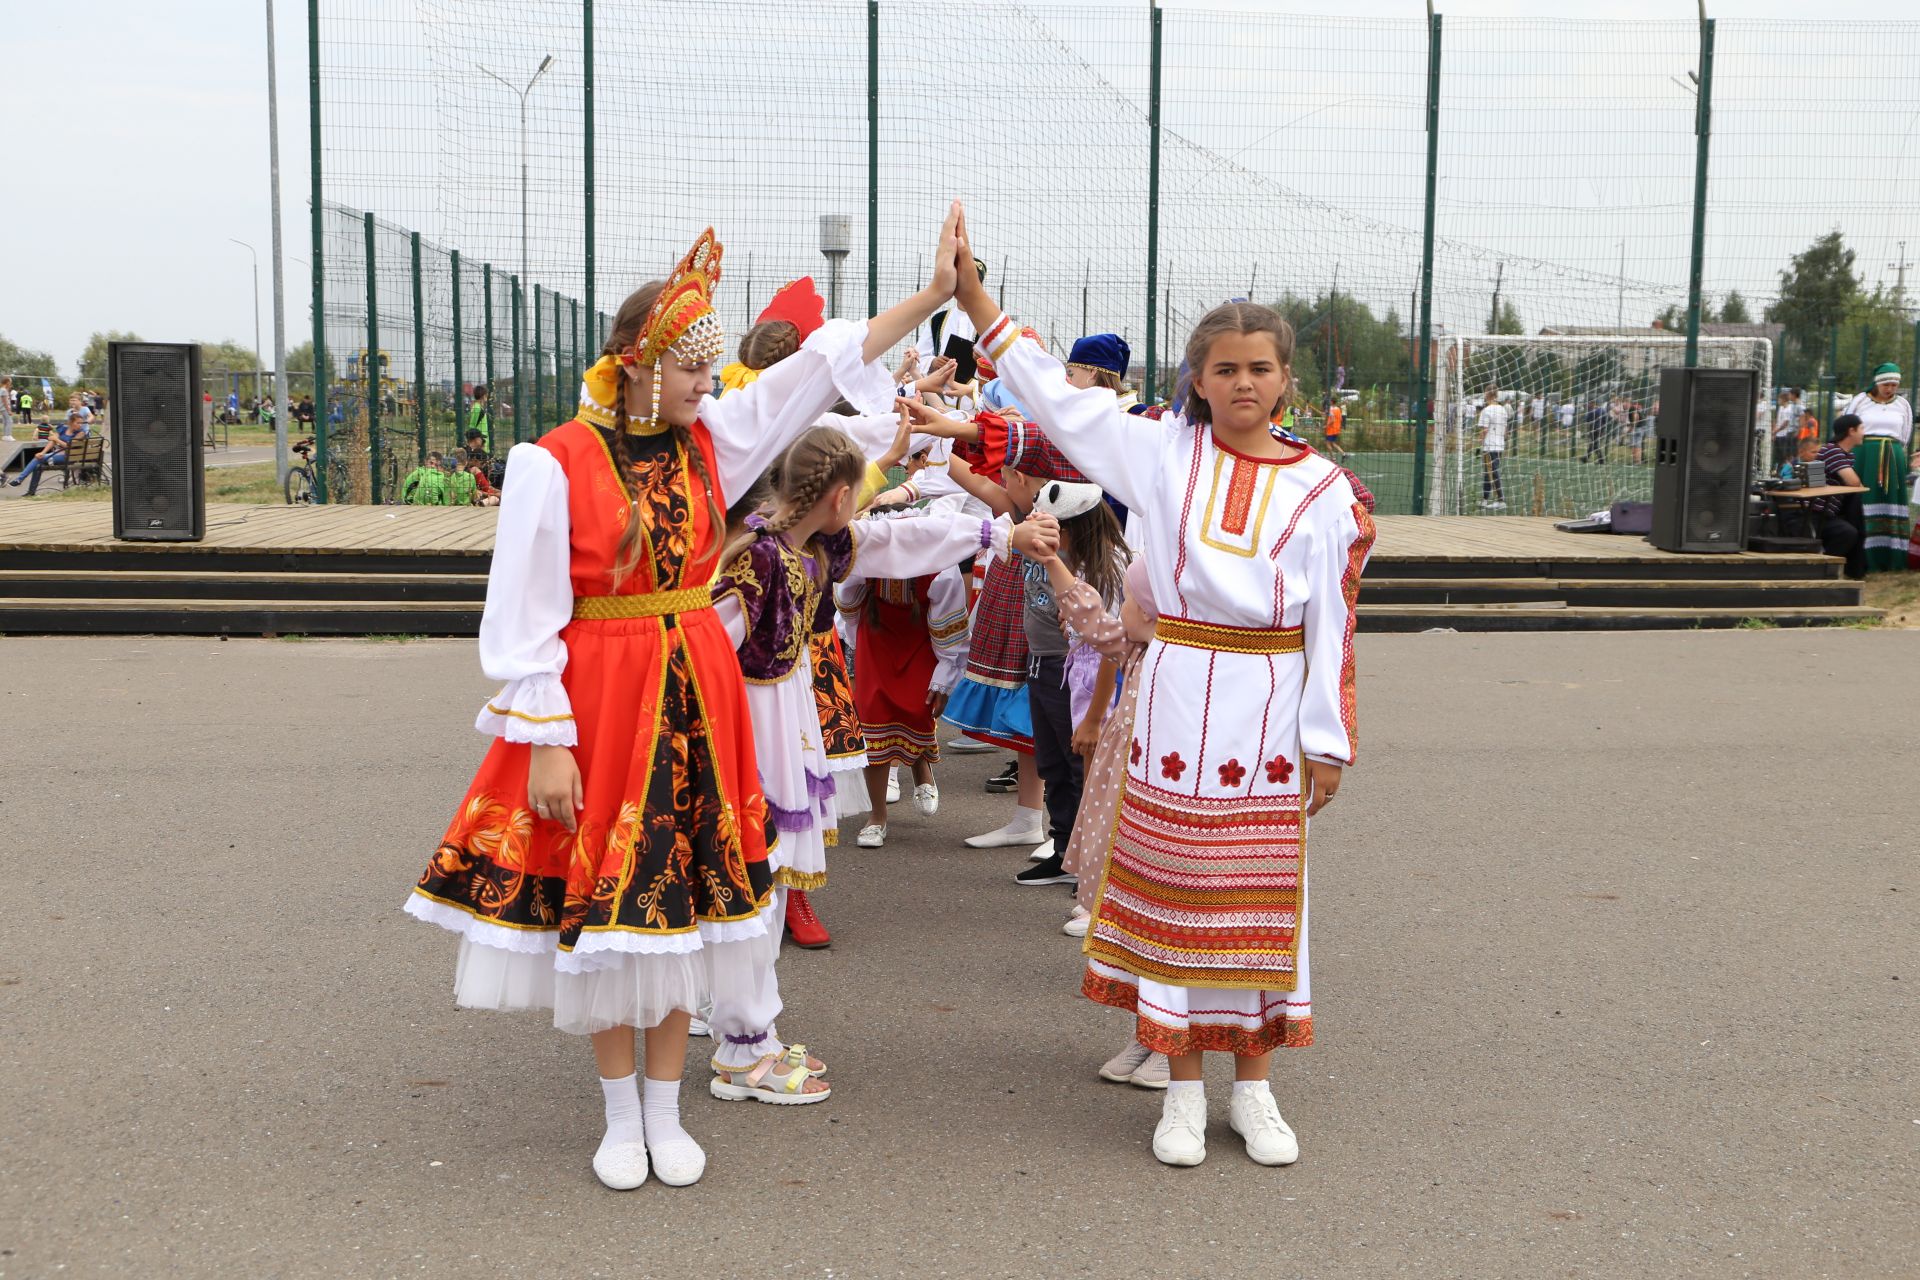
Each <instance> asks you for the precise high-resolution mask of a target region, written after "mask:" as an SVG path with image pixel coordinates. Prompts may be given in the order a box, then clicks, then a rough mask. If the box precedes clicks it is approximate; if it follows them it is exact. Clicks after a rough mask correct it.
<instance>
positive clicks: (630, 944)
mask: <svg viewBox="0 0 1920 1280" xmlns="http://www.w3.org/2000/svg"><path fill="white" fill-rule="evenodd" d="M864 339H865V326H864V325H863V324H862V325H853V324H847V323H844V322H841V323H836V324H830V325H828V326H826V327H825V328H823V329H822V330H821V331H820V332H818V333H816V334H814V335H813V336H812V337H811V338H810V339H809V340H808V343H807V346H806V347H805V348H803V349H802V352H801V353H800V354H797V355H796V356H795V357H793V358H791V359H790V360H788V361H786V362H783V365H782V367H781V369H780V370H779V371H778V373H777V374H776V373H775V372H774V371H769V376H767V377H765V378H763V379H762V380H761V381H759V382H758V383H756V384H755V385H754V386H753V387H751V388H747V389H745V390H743V391H741V392H739V393H736V394H733V395H730V396H728V397H727V400H726V402H725V404H724V405H722V404H721V403H720V402H718V401H715V400H713V399H711V398H709V399H708V400H706V401H705V402H704V403H703V405H702V412H701V417H700V420H699V421H697V422H696V423H695V424H694V425H693V427H692V428H691V429H690V432H689V436H690V438H691V440H692V442H693V445H694V447H695V448H697V449H698V450H699V451H700V453H701V455H702V457H703V459H704V461H705V463H706V471H707V474H708V475H709V476H712V477H713V478H714V480H715V487H716V488H717V489H719V490H720V492H719V493H717V494H716V495H715V498H716V500H717V502H718V503H719V505H720V506H721V507H722V508H723V509H724V507H725V505H726V501H727V499H726V496H725V494H726V493H727V492H729V491H734V492H737V491H738V490H739V489H740V488H744V487H745V485H746V484H748V483H750V482H751V480H752V479H753V478H754V477H756V476H757V475H758V474H759V472H760V471H762V470H764V469H765V467H766V466H767V465H768V464H769V463H770V462H771V461H772V459H773V458H774V457H775V456H777V454H778V453H779V452H780V451H781V450H782V449H784V448H785V446H786V445H787V444H788V443H790V442H791V441H792V440H793V439H794V438H795V437H797V436H798V435H799V434H800V433H801V432H803V431H805V430H806V429H807V428H808V427H809V426H810V425H812V422H813V420H814V418H815V417H817V416H818V414H819V413H820V412H821V411H822V410H823V409H825V408H826V407H827V405H828V404H831V403H832V402H833V400H834V399H835V398H837V397H838V396H840V395H842V394H847V391H848V388H849V387H863V386H864V387H866V389H867V390H868V391H869V392H871V389H872V387H871V384H872V380H873V379H874V378H878V379H881V380H884V382H885V384H886V385H887V387H888V388H889V389H890V379H887V376H886V373H885V371H884V370H882V369H880V368H879V367H878V366H873V365H863V364H862V363H861V362H860V359H859V351H860V347H861V344H862V343H863V342H864ZM594 388H595V384H594V383H593V382H592V381H591V380H590V381H589V383H588V386H587V389H586V390H585V391H583V395H582V404H581V407H580V413H579V416H578V417H576V418H575V419H574V420H573V421H570V422H567V423H565V424H563V425H561V426H560V427H558V428H556V429H555V430H554V431H552V432H550V433H548V434H547V435H546V436H544V437H542V438H541V440H540V441H539V442H537V443H535V444H522V445H517V446H515V448H514V449H513V452H512V453H511V455H510V456H509V461H508V467H507V479H506V484H505V486H504V497H503V501H502V505H501V516H500V526H499V532H498V534H497V536H496V546H495V553H494V563H493V567H492V570H491V572H490V575H489V580H488V589H487V607H486V614H485V617H484V619H483V622H482V626H481V639H480V650H481V660H482V666H483V667H484V668H485V669H486V671H487V673H488V674H489V675H491V676H493V677H494V678H496V679H500V680H503V681H505V682H506V687H505V688H503V689H502V690H501V692H500V693H499V694H497V695H496V696H495V697H494V698H492V699H490V700H489V701H488V703H487V704H486V706H485V707H484V708H483V710H482V711H481V713H480V715H479V718H478V720H477V722H476V727H477V728H478V729H480V731H481V732H483V733H487V734H490V735H492V736H493V737H494V742H493V745H492V747H491V749H490V750H489V751H488V752H487V755H486V758H485V759H484V760H483V761H482V763H481V765H480V769H479V771H478V773H477V774H476V775H475V777H474V780H473V783H472V785H471V786H470V787H469V788H468V791H467V794H466V797H465V798H464V800H463V801H462V802H461V804H460V806H459V808H458V809H457V811H456V812H455V814H454V817H453V820H452V822H451V823H450V824H449V826H448V828H447V830H446V833H445V835H444V836H443V837H442V838H441V841H440V845H439V848H438V849H437V850H436V851H435V853H434V854H433V856H432V858H431V859H430V860H429V862H428V864H427V868H426V871H425V872H424V873H423V874H422V875H421V876H420V879H419V882H418V883H417V884H416V885H415V887H414V891H413V893H412V895H411V896H410V897H409V898H408V900H407V904H406V910H407V912H408V913H409V914H411V915H413V916H415V917H417V918H420V919H422V920H426V921H429V922H431V923H435V924H439V925H442V926H443V927H445V928H448V929H450V930H452V931H453V932H455V933H457V934H458V935H459V936H460V948H459V958H458V961H457V964H456V970H455V1000H456V1003H458V1004H459V1005H461V1006H463V1007H473V1008H489V1009H501V1010H509V1009H551V1010H552V1011H553V1016H554V1023H555V1025H556V1026H557V1027H559V1028H560V1029H561V1030H565V1031H570V1032H575V1033H582V1034H584V1033H590V1032H593V1031H599V1030H604V1029H606V1028H608V1027H613V1026H622V1025H625V1026H640V1027H646V1026H652V1025H655V1024H656V1023H658V1022H659V1021H660V1020H661V1019H662V1018H664V1017H665V1016H667V1015H668V1014H670V1013H672V1012H673V1011H674V1010H676V1009H686V1010H693V1009H698V1008H699V1007H701V1005H702V1004H704V1003H706V1002H708V1001H709V1000H710V999H711V998H712V995H713V993H714V991H715V990H716V989H717V988H729V987H738V986H741V985H745V984H752V983H755V982H758V981H761V980H762V976H763V975H764V973H765V972H766V971H767V970H768V969H769V968H770V967H771V965H772V963H773V960H774V956H775V953H776V952H777V950H778V946H779V934H778V930H777V928H773V927H770V926H772V924H773V921H772V920H771V916H772V914H773V911H774V907H773V892H772V890H773V871H772V867H771V864H770V863H769V860H768V854H769V846H770V845H771V844H772V843H773V842H774V841H775V840H777V835H776V834H775V833H774V832H773V830H772V829H771V827H770V825H769V822H768V811H767V805H766V800H765V798H764V796H763V794H762V791H761V784H760V775H759V769H758V765H757V761H756V758H755V754H754V745H753V733H752V728H751V724H750V722H749V720H748V710H747V699H746V688H745V684H744V682H743V680H742V678H741V674H740V666H739V663H738V661H737V659H736V658H735V655H734V646H733V642H732V641H731V639H730V638H729V637H728V635H727V633H726V630H725V628H724V626H723V625H722V623H721V621H720V618H719V615H718V614H717V613H716V612H715V610H714V608H713V600H712V586H713V582H714V579H715V576H716V573H717V569H718V565H717V560H718V554H719V549H720V544H721V540H722V537H723V535H724V530H723V529H720V528H718V527H716V526H715V524H714V522H713V521H712V518H711V514H710V507H709V504H708V502H707V500H706V495H705V493H704V492H703V489H702V486H701V483H700V480H699V477H698V475H697V473H696V471H695V469H694V468H693V467H692V466H690V465H689V460H688V458H687V456H686V453H685V450H684V449H683V448H682V447H681V446H680V445H679V444H678V443H677V441H676V437H675V436H674V434H673V433H671V432H669V431H665V430H661V431H658V432H656V433H654V434H641V433H635V434H630V435H629V437H628V452H629V455H630V456H631V457H632V458H633V459H634V460H635V463H636V467H635V475H634V481H633V491H634V495H635V497H636V499H637V507H636V513H637V518H639V519H640V520H641V521H643V523H644V529H645V538H644V548H645V550H644V554H643V556H642V558H641V561H640V564H639V566H638V568H637V569H636V570H635V572H634V573H632V574H631V575H630V576H629V577H628V578H627V580H626V581H624V582H623V583H621V584H620V586H619V587H617V588H616V587H615V586H614V583H613V565H614V557H615V548H616V546H617V544H618V542H619V538H620V534H621V532H622V530H623V529H624V527H625V521H626V519H627V518H628V516H627V512H628V500H627V494H626V491H625V489H624V488H623V486H622V485H621V483H620V478H619V475H618V473H617V471H616V468H615V464H614V460H613V438H612V415H611V413H610V412H609V411H608V410H607V409H606V407H605V406H604V404H603V403H600V402H598V401H597V399H596V393H595V389H594ZM534 745H553V746H566V747H569V748H571V749H572V751H573V753H574V758H575V761H576V762H577V764H578V765H579V768H580V774H581V780H582V790H583V798H584V803H583V806H582V808H581V809H580V811H579V812H578V814H577V822H578V829H577V832H569V831H568V830H567V829H566V827H565V826H564V825H563V824H562V823H560V822H557V821H552V820H549V819H543V818H540V817H537V816H536V815H535V814H534V813H533V812H532V811H531V808H530V807H529V805H528V802H527V773H528V765H529V761H530V758H531V749H532V747H533V746H534Z"/></svg>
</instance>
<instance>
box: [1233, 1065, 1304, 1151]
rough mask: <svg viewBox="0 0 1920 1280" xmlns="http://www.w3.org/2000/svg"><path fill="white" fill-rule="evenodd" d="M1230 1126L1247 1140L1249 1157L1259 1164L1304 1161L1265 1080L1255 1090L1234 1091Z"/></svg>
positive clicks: (1297, 1142)
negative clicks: (1301, 1159) (1300, 1159)
mask: <svg viewBox="0 0 1920 1280" xmlns="http://www.w3.org/2000/svg"><path fill="white" fill-rule="evenodd" d="M1227 1125H1228V1127H1229V1128H1231V1129H1232V1130H1233V1131H1234V1132H1235V1133H1237V1134H1239V1135H1240V1136H1241V1137H1242V1138H1245V1139H1246V1141H1247V1156H1248V1157H1249V1158H1250V1159H1251V1160H1252V1161H1253V1162H1254V1163H1255V1164H1269V1165H1271V1164H1292V1163H1293V1162H1294V1161H1295V1160H1298V1159H1299V1158H1300V1140H1299V1139H1298V1138H1296V1137H1294V1134H1293V1128H1292V1126H1290V1125H1288V1124H1287V1122H1286V1121H1285V1120H1283V1119H1282V1118H1281V1117H1280V1107H1279V1105H1278V1104H1277V1103H1275V1102H1274V1100H1273V1090H1272V1089H1270V1088H1269V1087H1268V1086H1267V1084H1266V1082H1265V1081H1264V1080H1263V1081H1261V1082H1260V1084H1259V1085H1258V1086H1256V1087H1254V1088H1252V1089H1235V1090H1234V1091H1233V1105H1232V1106H1231V1107H1229V1108H1228V1109H1227Z"/></svg>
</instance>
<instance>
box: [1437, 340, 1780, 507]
mask: <svg viewBox="0 0 1920 1280" xmlns="http://www.w3.org/2000/svg"><path fill="white" fill-rule="evenodd" d="M1436 346H1437V347H1438V351H1437V353H1436V356H1437V361H1438V377H1437V378H1436V380H1435V381H1436V387H1435V391H1436V396H1435V402H1434V414H1433V428H1432V435H1431V441H1432V453H1431V456H1432V462H1431V464H1430V468H1431V469H1430V470H1429V472H1428V475H1427V511H1428V513H1429V514H1431V515H1479V514H1483V513H1484V514H1487V515H1529V516H1556V517H1567V516H1585V515H1590V514H1592V513H1594V512H1596V511H1603V510H1605V509H1606V508H1607V507H1608V506H1610V505H1611V504H1612V503H1614V502H1617V501H1622V500H1627V501H1639V502H1645V501H1647V500H1649V499H1650V498H1651V497H1652V496H1653V458H1654V449H1653V425H1654V415H1655V413H1656V412H1657V410H1658V408H1659V404H1660V371H1661V370H1662V369H1663V368H1667V367H1669V366H1676V365H1681V364H1684V363H1685V362H1686V349H1687V343H1686V339H1685V338H1679V337H1651V336H1649V337H1638V336H1606V337H1560V336H1551V335H1541V336H1536V337H1519V336H1504V335H1503V336H1490V335H1489V336H1464V335H1463V336H1455V337H1449V338H1442V339H1440V340H1438V342H1437V343H1436ZM1699 363H1700V365H1701V366H1702V367H1704V368H1714V369H1753V370H1756V371H1757V372H1758V373H1759V375H1760V390H1761V394H1762V395H1765V394H1767V392H1768V391H1769V390H1770V389H1771V387H1772V375H1773V344H1772V343H1771V342H1769V341H1768V340H1767V339H1765V338H1744V337H1743V338H1701V339H1700V348H1699ZM1489 388H1492V389H1494V390H1496V391H1497V392H1498V394H1499V398H1500V403H1501V404H1502V405H1504V406H1505V407H1506V409H1507V426H1506V449H1505V451H1504V452H1503V453H1502V454H1501V456H1500V459H1499V464H1498V467H1497V468H1493V467H1489V466H1488V465H1487V459H1486V457H1485V455H1484V454H1483V453H1482V450H1481V447H1480V446H1481V433H1480V428H1479V425H1478V415H1479V412H1480V408H1481V406H1482V405H1483V404H1484V403H1485V402H1486V393H1487V391H1488V389H1489ZM1757 407H1758V406H1756V409H1757ZM1757 421H1758V419H1757V415H1756V422H1757ZM1752 447H1753V458H1754V465H1755V468H1756V471H1755V474H1756V475H1757V474H1760V473H1761V470H1760V469H1763V468H1764V467H1765V466H1766V464H1767V461H1768V456H1767V450H1768V448H1769V433H1767V432H1765V431H1759V430H1756V431H1755V432H1754V439H1753V446H1752Z"/></svg>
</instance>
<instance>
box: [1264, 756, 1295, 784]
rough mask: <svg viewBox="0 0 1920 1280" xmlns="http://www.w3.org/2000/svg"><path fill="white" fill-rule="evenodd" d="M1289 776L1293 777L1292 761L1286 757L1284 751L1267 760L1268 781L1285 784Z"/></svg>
mask: <svg viewBox="0 0 1920 1280" xmlns="http://www.w3.org/2000/svg"><path fill="white" fill-rule="evenodd" d="M1291 777H1293V761H1291V760H1289V759H1287V757H1286V755H1285V754H1284V753H1283V754H1281V755H1277V756H1275V757H1274V758H1273V759H1271V760H1269V761H1267V781H1268V782H1274V783H1279V784H1280V785H1282V786H1285V785H1286V782H1287V780H1288V779H1289V778H1291Z"/></svg>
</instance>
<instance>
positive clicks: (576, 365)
mask: <svg viewBox="0 0 1920 1280" xmlns="http://www.w3.org/2000/svg"><path fill="white" fill-rule="evenodd" d="M572 310H573V394H574V395H576V396H578V395H579V394H580V380H581V377H582V371H581V368H580V303H579V301H578V300H576V301H575V302H574V304H573V308H572ZM560 412H562V413H564V414H567V415H569V416H571V415H572V413H573V406H572V405H570V404H568V403H566V402H565V401H564V400H563V401H561V404H560Z"/></svg>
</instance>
